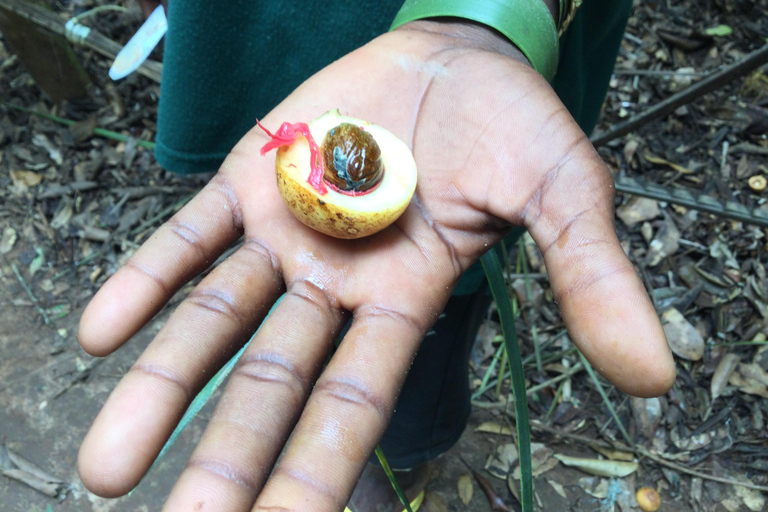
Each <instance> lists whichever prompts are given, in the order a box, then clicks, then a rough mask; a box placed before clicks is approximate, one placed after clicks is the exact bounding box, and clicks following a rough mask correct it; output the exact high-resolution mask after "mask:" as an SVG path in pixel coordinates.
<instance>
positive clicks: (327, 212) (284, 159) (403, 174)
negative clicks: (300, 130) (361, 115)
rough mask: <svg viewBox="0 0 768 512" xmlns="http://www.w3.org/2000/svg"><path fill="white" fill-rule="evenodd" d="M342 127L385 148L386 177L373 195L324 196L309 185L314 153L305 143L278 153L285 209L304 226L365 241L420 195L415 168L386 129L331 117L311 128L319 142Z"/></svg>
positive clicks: (406, 151)
mask: <svg viewBox="0 0 768 512" xmlns="http://www.w3.org/2000/svg"><path fill="white" fill-rule="evenodd" d="M342 122H347V123H355V124H357V125H358V126H360V127H361V128H363V129H364V130H366V131H368V132H369V133H370V134H371V135H373V137H374V138H375V139H376V142H377V143H378V144H379V146H380V147H381V153H382V159H383V163H384V177H383V178H382V180H381V183H380V184H379V186H378V187H377V188H376V190H374V191H373V192H371V193H369V194H366V195H364V196H358V197H355V196H348V195H344V194H341V193H339V192H336V191H334V190H332V189H329V190H328V192H327V193H326V194H320V193H318V191H317V190H315V189H314V188H313V187H312V185H310V184H309V183H308V182H307V177H308V176H309V172H310V169H309V162H310V153H309V145H308V143H307V140H306V138H304V137H299V138H298V139H296V141H295V142H294V143H293V144H291V145H290V146H283V147H281V148H279V149H278V152H277V159H276V163H275V172H276V176H277V186H278V189H279V191H280V195H281V196H282V197H283V200H284V201H285V203H286V205H288V207H289V208H290V210H291V211H292V212H293V214H294V215H295V216H296V218H298V219H299V220H300V221H301V222H303V223H304V224H306V225H307V226H309V227H311V228H313V229H316V230H318V231H320V232H322V233H325V234H327V235H330V236H333V237H336V238H346V239H352V238H361V237H364V236H368V235H371V234H373V233H376V232H377V231H380V230H382V229H384V228H386V227H387V226H389V225H390V224H391V223H392V222H394V221H395V220H397V218H398V217H399V216H400V215H401V214H402V213H403V212H404V211H405V209H406V208H407V207H408V204H409V203H410V200H411V198H412V197H413V193H414V191H415V189H416V163H415V161H414V160H413V155H412V154H411V152H410V149H409V148H408V146H406V145H405V143H403V142H402V141H401V140H400V139H398V138H397V137H396V136H394V135H393V134H392V133H390V132H388V131H387V130H385V129H384V128H381V127H379V126H376V125H373V124H371V123H368V122H366V121H362V120H360V119H355V118H351V117H346V116H341V115H340V114H339V113H338V111H332V112H328V113H326V114H325V115H323V116H321V117H319V118H317V119H315V120H314V121H313V122H312V123H310V125H309V127H310V132H311V134H312V137H313V138H314V139H315V140H316V141H318V140H319V141H322V140H323V139H324V137H325V134H326V132H327V131H328V130H330V129H331V128H333V127H335V126H338V125H339V124H341V123H342Z"/></svg>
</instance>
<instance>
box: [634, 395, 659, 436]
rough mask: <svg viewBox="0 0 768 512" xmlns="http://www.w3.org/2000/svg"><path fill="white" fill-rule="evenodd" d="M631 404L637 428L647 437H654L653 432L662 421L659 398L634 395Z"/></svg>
mask: <svg viewBox="0 0 768 512" xmlns="http://www.w3.org/2000/svg"><path fill="white" fill-rule="evenodd" d="M630 404H631V406H632V416H633V417H634V418H635V424H636V425H637V429H638V430H639V431H640V433H641V434H643V436H644V437H645V438H646V439H653V433H654V432H655V431H656V427H657V426H658V425H659V422H660V421H661V401H660V400H659V399H658V398H638V397H634V396H633V397H632V398H631V400H630Z"/></svg>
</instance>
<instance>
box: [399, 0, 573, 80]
mask: <svg viewBox="0 0 768 512" xmlns="http://www.w3.org/2000/svg"><path fill="white" fill-rule="evenodd" d="M563 1H564V0H406V2H405V3H404V4H403V7H402V8H401V9H400V11H399V12H398V13H397V16H396V17H395V20H394V21H393V22H392V29H396V28H397V27H400V26H401V25H404V24H406V23H408V24H410V23H412V22H414V21H422V20H431V21H434V20H439V21H442V20H450V22H453V23H455V22H456V21H457V20H461V21H462V22H464V23H462V25H464V26H466V27H472V28H468V29H467V30H468V31H469V32H470V34H471V35H472V37H479V38H480V39H481V40H484V41H487V42H488V43H487V44H490V45H492V46H493V47H494V49H495V50H496V51H497V52H499V53H507V52H508V51H509V50H508V49H509V48H511V47H512V46H513V45H515V46H516V47H517V48H518V49H519V50H520V51H521V52H522V53H523V54H524V55H525V57H526V60H527V61H528V62H530V65H531V66H532V67H533V68H534V69H535V70H536V71H537V72H538V73H540V74H541V75H542V76H544V78H546V79H547V80H551V79H552V78H553V77H554V75H555V71H556V70H557V61H558V53H559V45H558V34H557V28H558V21H559V19H558V18H559V6H560V4H561V3H562V2H563ZM467 20H472V21H473V22H476V24H480V25H484V26H485V27H488V28H487V29H485V30H483V29H480V28H478V27H477V26H474V25H472V24H471V23H469V22H467ZM420 27H424V29H426V30H434V29H435V28H434V26H433V28H430V26H429V25H420ZM437 30H438V31H441V32H445V30H449V31H453V30H460V31H464V29H463V28H457V27H447V29H437ZM496 31H498V32H497V33H498V34H499V35H500V36H503V38H505V39H506V44H504V43H501V44H499V43H500V42H501V39H495V38H494V37H491V34H492V33H496ZM462 37H465V38H466V37H467V34H466V32H465V33H464V34H463V36H462ZM512 53H513V55H510V56H513V57H515V58H517V57H518V56H517V55H516V52H512Z"/></svg>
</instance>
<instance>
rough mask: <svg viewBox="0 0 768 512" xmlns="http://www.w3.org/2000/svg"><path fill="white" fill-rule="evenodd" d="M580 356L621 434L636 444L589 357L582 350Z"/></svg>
mask: <svg viewBox="0 0 768 512" xmlns="http://www.w3.org/2000/svg"><path fill="white" fill-rule="evenodd" d="M579 357H580V358H581V362H582V363H583V364H584V369H585V370H587V373H588V374H589V376H590V378H592V382H594V383H595V387H596V388H597V392H598V393H600V396H601V397H603V402H604V403H605V406H606V407H608V411H610V413H611V416H613V420H614V421H615V422H616V426H617V427H619V430H620V431H621V435H622V436H624V440H625V441H626V442H627V444H628V445H629V446H635V443H634V442H632V438H631V437H630V436H629V433H628V432H627V429H626V428H624V424H623V423H622V422H621V419H619V414H618V413H617V412H616V409H614V407H613V404H612V403H611V399H610V398H608V395H606V394H605V390H604V389H603V385H602V384H600V379H598V378H597V374H596V373H595V370H594V369H592V365H591V364H589V361H587V358H586V357H584V354H582V353H581V352H579Z"/></svg>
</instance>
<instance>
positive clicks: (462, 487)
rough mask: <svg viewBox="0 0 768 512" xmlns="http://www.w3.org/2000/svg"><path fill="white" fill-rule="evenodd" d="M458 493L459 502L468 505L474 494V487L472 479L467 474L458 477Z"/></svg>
mask: <svg viewBox="0 0 768 512" xmlns="http://www.w3.org/2000/svg"><path fill="white" fill-rule="evenodd" d="M456 487H457V489H458V492H459V498H460V499H461V502H462V503H464V504H465V505H468V504H469V502H470V501H472V494H474V492H475V486H474V485H472V477H471V476H470V475H469V473H464V474H463V475H461V476H460V477H459V481H458V483H457V484H456Z"/></svg>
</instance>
